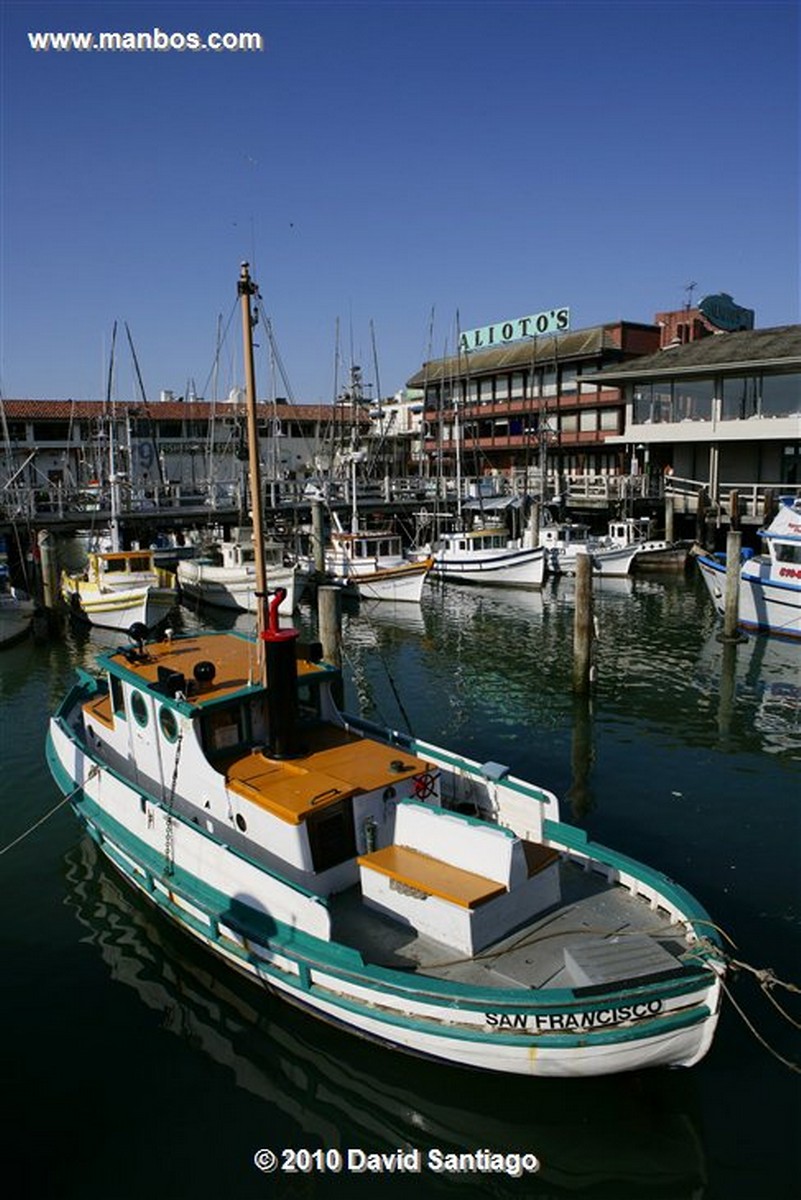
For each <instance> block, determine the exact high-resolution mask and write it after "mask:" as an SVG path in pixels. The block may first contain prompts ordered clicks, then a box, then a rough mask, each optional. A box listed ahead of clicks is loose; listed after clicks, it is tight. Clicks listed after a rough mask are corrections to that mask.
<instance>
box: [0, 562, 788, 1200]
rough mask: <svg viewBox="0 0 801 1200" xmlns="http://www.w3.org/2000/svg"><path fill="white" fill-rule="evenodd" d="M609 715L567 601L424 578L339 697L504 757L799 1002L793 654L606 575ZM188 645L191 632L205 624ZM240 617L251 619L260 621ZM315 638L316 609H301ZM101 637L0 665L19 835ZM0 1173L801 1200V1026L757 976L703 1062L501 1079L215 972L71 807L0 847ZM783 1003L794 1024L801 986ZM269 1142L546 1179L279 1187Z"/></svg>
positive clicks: (154, 1183) (111, 1197)
mask: <svg viewBox="0 0 801 1200" xmlns="http://www.w3.org/2000/svg"><path fill="white" fill-rule="evenodd" d="M596 605H597V616H598V625H599V632H600V641H599V643H598V646H597V679H596V683H595V687H594V690H593V694H592V699H591V702H590V704H589V705H586V706H585V705H578V704H576V703H574V701H573V699H572V697H571V689H570V674H571V639H572V620H573V610H572V593H571V586H570V584H569V583H567V584H565V583H560V584H559V585H558V586H556V587H554V588H549V589H546V590H545V591H544V592H543V593H542V595H539V594H530V593H519V594H504V593H501V592H497V593H495V592H492V591H489V590H478V589H476V590H459V589H455V588H447V587H446V588H438V589H433V588H432V589H431V590H430V591H429V592H428V593H427V595H426V596H425V599H424V602H423V604H422V606H421V608H420V609H419V610H417V609H415V610H412V611H409V610H408V608H407V607H406V606H403V607H399V608H398V609H386V608H384V606H382V605H376V606H373V609H372V610H371V611H369V612H367V611H364V610H363V611H362V612H361V613H360V614H358V615H353V616H349V617H347V618H346V622H345V636H346V654H347V662H346V672H347V696H346V699H347V705H348V707H349V708H351V709H354V708H358V709H359V710H360V711H361V712H362V713H363V714H364V715H368V716H372V717H374V718H376V719H380V720H382V721H385V722H387V723H388V724H390V725H392V726H393V727H395V728H398V729H402V730H406V729H408V728H411V729H412V731H413V732H414V733H415V734H416V735H418V736H420V737H423V738H428V739H430V740H432V741H435V742H439V743H442V744H445V745H448V746H451V747H452V748H454V749H459V750H462V751H463V752H465V753H467V754H470V755H471V756H473V757H475V758H477V759H479V760H481V761H484V760H487V759H493V760H495V761H501V762H505V763H507V764H509V765H510V767H511V768H512V770H513V772H514V773H515V774H517V775H520V776H523V777H526V778H529V779H531V780H533V781H535V782H537V783H540V784H542V785H544V786H546V787H548V788H550V789H552V790H553V791H555V792H557V793H558V794H559V795H560V796H561V797H562V798H563V804H564V813H565V815H566V817H567V818H568V819H570V820H572V821H574V822H576V823H578V824H581V825H583V826H585V827H586V828H587V830H588V832H589V833H590V835H591V836H592V837H593V838H594V839H595V840H597V841H600V842H603V843H607V844H610V845H612V846H614V847H616V848H617V849H619V850H621V851H623V852H625V853H627V854H631V855H633V856H634V857H636V858H639V859H642V860H643V861H645V862H647V863H649V864H650V865H652V866H654V867H656V868H658V869H660V870H662V871H664V872H665V873H667V874H668V875H671V876H672V877H673V878H675V879H676V880H678V881H679V882H681V883H682V884H684V885H685V886H686V887H687V888H688V889H689V890H690V891H691V892H692V893H693V894H694V895H696V896H697V897H698V899H699V900H700V901H701V902H702V903H703V904H704V905H705V907H706V908H707V909H708V910H709V912H710V913H711V914H712V916H713V917H714V919H715V921H716V922H718V923H719V924H720V925H721V927H722V928H724V929H725V930H726V932H727V933H728V934H729V935H730V936H731V937H732V938H733V939H734V941H735V942H736V946H737V948H736V951H733V953H735V955H736V957H737V958H738V959H740V960H741V961H743V962H747V963H750V964H753V965H755V966H764V967H770V968H772V969H773V970H774V971H775V972H776V974H777V976H778V977H779V978H781V979H783V980H788V981H790V982H792V983H795V984H801V882H800V881H801V871H800V870H799V867H800V865H801V863H800V861H799V860H800V858H801V853H800V852H799V847H800V846H801V829H799V806H800V805H801V786H799V785H800V784H801V673H799V669H798V668H799V664H801V647H788V646H785V645H783V644H781V643H777V642H770V641H767V640H765V639H752V640H751V641H749V642H748V643H746V644H745V645H740V646H738V647H737V648H736V650H735V651H733V652H732V651H730V650H724V648H723V647H722V646H721V645H720V643H719V642H718V641H717V640H716V637H715V632H716V625H715V621H714V618H713V615H712V613H711V612H710V611H709V605H708V600H707V598H706V596H705V595H704V593H703V591H702V589H701V587H700V586H699V581H697V580H696V579H695V577H694V576H692V575H691V576H690V577H689V578H688V579H687V580H684V579H678V580H677V579H670V580H660V579H658V578H656V579H642V580H640V579H638V580H635V581H633V582H630V581H624V582H622V583H614V582H613V581H609V582H608V583H606V584H604V585H603V587H602V590H597V591H596ZM181 620H182V623H183V625H184V626H185V627H188V628H191V627H193V626H194V625H195V624H196V622H197V618H196V617H195V616H194V615H193V614H191V613H187V612H184V613H183V614H182V618H181ZM246 620H247V618H239V619H238V621H239V623H240V624H241V623H242V622H243V621H246ZM301 621H302V623H303V624H305V625H308V621H309V618H308V615H305V616H304V617H302V618H301ZM101 639H102V635H98V634H94V635H92V636H91V637H90V636H87V635H86V634H85V633H83V634H81V633H74V632H71V631H68V632H67V633H65V635H64V636H63V637H62V638H60V639H56V640H53V641H52V642H50V643H49V644H47V645H44V646H37V645H34V644H33V643H32V642H29V643H27V644H24V645H21V646H19V647H16V648H14V649H12V650H10V651H6V652H5V653H4V654H3V655H2V657H0V737H2V746H1V748H2V760H0V761H2V766H3V774H4V780H3V789H2V797H3V801H2V805H1V806H0V846H3V847H4V846H7V845H8V844H9V843H10V842H12V841H13V839H14V838H16V837H17V836H18V835H19V834H20V833H22V832H23V831H24V830H26V829H28V828H29V827H30V826H32V825H33V824H34V822H36V821H37V820H39V819H40V818H41V817H42V816H43V815H44V814H45V813H47V812H48V810H49V809H51V808H52V807H53V805H55V804H57V802H58V799H59V794H58V792H57V790H56V788H55V786H54V784H53V783H52V781H51V779H50V776H49V773H48V771H47V768H46V765H45V762H44V753H43V750H44V736H45V730H46V723H47V719H48V715H49V714H50V712H51V711H52V710H53V709H54V708H55V706H56V705H57V703H58V702H59V700H60V699H61V697H62V695H63V693H64V691H65V689H66V687H67V686H68V685H69V681H70V679H71V676H72V672H73V669H74V667H75V666H76V665H77V664H82V665H90V664H91V663H92V661H93V659H94V656H95V654H96V653H97V651H98V650H99V649H103V648H104V646H103V644H102V640H101ZM0 879H2V884H3V895H4V898H5V903H4V904H3V906H2V940H3V966H4V981H3V989H2V1006H3V1012H2V1016H3V1032H4V1038H3V1043H4V1049H3V1057H4V1060H5V1061H4V1071H3V1079H4V1081H5V1083H6V1094H7V1099H8V1104H7V1106H6V1107H7V1110H8V1115H7V1116H6V1119H5V1121H4V1123H3V1133H4V1139H5V1140H6V1141H7V1143H8V1145H7V1152H6V1164H7V1178H8V1179H9V1180H12V1179H14V1178H15V1177H18V1178H20V1179H22V1180H24V1181H25V1182H24V1183H23V1184H22V1185H18V1190H17V1191H16V1192H15V1193H14V1194H15V1195H28V1194H29V1195H31V1196H36V1197H45V1196H46V1197H54V1198H55V1197H59V1198H60V1197H63V1198H68V1197H69V1198H72V1197H75V1198H78V1197H81V1198H82V1200H100V1198H101V1197H102V1198H103V1200H128V1198H133V1197H141V1195H142V1194H143V1193H145V1192H153V1191H155V1192H157V1193H158V1194H159V1195H161V1196H170V1197H175V1198H178V1200H182V1198H183V1197H187V1198H189V1197H192V1198H193V1200H195V1198H198V1200H205V1198H206V1197H208V1198H209V1200H211V1198H212V1197H215V1198H216V1197H218V1196H220V1195H222V1196H224V1197H226V1200H239V1198H240V1197H241V1198H242V1200H250V1197H282V1198H284V1197H286V1198H289V1197H333V1196H335V1195H340V1194H342V1193H343V1192H344V1193H345V1194H348V1195H351V1194H356V1195H362V1194H363V1195H367V1194H368V1192H369V1193H370V1194H375V1191H376V1187H377V1186H380V1187H381V1189H382V1191H386V1192H387V1193H390V1194H392V1195H393V1196H398V1197H401V1196H402V1197H411V1196H413V1195H415V1194H416V1193H417V1194H419V1193H421V1192H422V1194H424V1195H426V1196H439V1195H443V1196H445V1195H456V1194H457V1193H458V1194H459V1195H460V1196H467V1197H507V1196H508V1197H523V1196H525V1197H540V1198H543V1200H544V1198H545V1197H551V1196H553V1197H561V1196H573V1195H578V1196H582V1197H588V1198H592V1200H594V1198H601V1197H603V1198H604V1200H606V1198H608V1200H649V1198H651V1197H654V1198H657V1197H658V1198H670V1200H673V1198H675V1200H691V1198H692V1200H700V1198H702V1197H703V1198H704V1200H711V1198H715V1200H717V1198H720V1200H724V1198H725V1200H732V1198H735V1200H739V1198H741V1197H742V1198H746V1197H748V1198H749V1200H750V1198H752V1197H757V1196H758V1197H775V1198H777V1200H784V1198H785V1197H786V1198H787V1200H790V1197H796V1196H797V1195H798V1194H799V1179H801V1156H800V1155H799V1141H801V1138H799V1134H800V1133H801V1079H800V1078H799V1075H798V1074H797V1073H793V1072H792V1071H791V1070H789V1069H788V1068H787V1067H786V1066H783V1065H782V1064H781V1063H779V1062H778V1061H777V1059H776V1058H775V1057H773V1056H772V1055H771V1054H770V1053H769V1051H768V1050H767V1049H766V1048H765V1047H764V1046H763V1045H761V1044H760V1042H759V1041H758V1040H757V1034H758V1035H759V1037H761V1038H763V1039H765V1040H766V1041H767V1042H768V1043H769V1045H770V1046H771V1047H772V1048H773V1049H774V1050H775V1051H776V1052H777V1053H779V1054H781V1055H783V1056H784V1057H785V1058H787V1059H791V1060H794V1061H796V1062H801V1035H800V1034H799V1031H798V1029H796V1028H794V1027H793V1026H792V1025H791V1024H790V1023H789V1022H788V1021H786V1020H784V1019H782V1017H781V1016H780V1015H779V1013H778V1012H777V1010H776V1009H775V1007H774V1006H772V1005H771V1004H770V1003H769V1002H768V1001H767V1000H766V999H765V998H764V997H763V996H762V994H761V993H760V991H759V989H758V987H757V986H756V985H755V984H754V983H753V982H752V981H751V980H750V978H749V977H748V976H747V975H742V974H741V975H739V976H738V977H736V978H735V979H733V981H732V991H733V995H734V998H735V1000H736V1001H737V1003H738V1005H739V1006H740V1008H741V1009H742V1011H743V1014H744V1016H745V1018H747V1020H748V1021H749V1022H750V1023H751V1024H752V1025H753V1026H754V1028H755V1032H752V1031H751V1030H750V1029H749V1028H748V1027H747V1025H746V1024H745V1021H744V1019H743V1017H741V1016H740V1015H739V1014H738V1012H737V1011H736V1009H735V1007H734V1005H733V1004H731V1003H728V1004H727V1005H726V1007H725V1009H724V1013H723V1016H722V1019H721V1023H720V1026H719V1031H718V1036H717V1039H716V1042H715V1044H714V1046H713V1049H712V1051H711V1053H710V1054H709V1056H708V1057H707V1058H706V1059H705V1060H704V1062H703V1063H701V1064H700V1065H699V1066H698V1067H696V1068H694V1069H693V1070H691V1071H679V1072H664V1071H657V1072H653V1071H652V1072H642V1073H638V1074H633V1075H630V1076H622V1077H618V1078H612V1079H601V1080H576V1081H569V1082H568V1081H565V1082H562V1081H537V1080H517V1079H511V1080H510V1079H495V1078H487V1077H484V1076H478V1075H475V1074H472V1073H469V1072H465V1071H462V1070H453V1069H448V1068H445V1067H441V1066H435V1065H431V1064H427V1063H418V1062H416V1061H413V1060H410V1059H407V1058H402V1057H399V1056H396V1055H391V1054H389V1053H387V1052H386V1051H383V1050H380V1049H376V1048H373V1047H370V1046H369V1045H366V1044H363V1043H361V1042H358V1041H356V1040H355V1039H352V1038H350V1037H348V1036H346V1035H343V1034H340V1033H336V1032H334V1031H331V1030H328V1029H326V1028H325V1027H323V1026H322V1025H320V1024H319V1023H317V1022H314V1021H312V1020H311V1019H310V1018H306V1017H305V1016H303V1015H302V1014H298V1013H295V1012H293V1011H292V1010H291V1009H290V1008H289V1007H288V1006H286V1005H285V1004H283V1003H281V1002H278V1001H276V1000H274V999H273V998H272V997H270V996H269V995H267V994H266V993H264V992H262V991H260V990H259V988H258V987H257V986H256V985H255V984H251V983H250V982H248V981H241V980H239V978H238V977H236V976H235V975H233V974H232V973H230V972H228V971H226V970H225V968H224V967H223V966H221V965H219V964H217V963H216V962H215V961H213V960H211V959H210V958H209V957H208V956H207V955H206V954H205V953H204V952H203V951H201V950H200V949H199V948H196V947H195V946H194V945H192V944H191V943H189V942H188V941H186V940H185V939H184V938H183V937H182V936H181V935H180V934H179V933H177V932H176V931H174V930H173V929H172V928H171V927H169V926H167V925H166V924H165V923H164V922H163V921H162V920H161V919H160V917H158V916H157V915H155V914H153V913H152V912H151V911H150V910H149V908H148V907H147V906H146V905H145V904H144V902H143V901H140V900H139V899H138V898H137V897H135V896H132V895H131V893H130V892H129V891H128V889H127V887H126V886H125V885H124V883H122V881H121V880H119V879H118V877H117V876H116V874H115V873H114V871H113V870H112V869H111V868H110V867H109V866H108V865H106V864H105V862H103V861H102V860H100V859H99V858H98V857H97V854H96V851H95V849H94V846H93V844H92V843H91V842H90V841H89V840H88V839H87V838H86V837H84V836H83V835H82V833H81V831H80V828H79V826H78V824H77V822H76V820H75V818H74V817H73V816H72V814H71V813H70V811H69V810H68V809H67V808H66V807H64V808H61V809H59V810H58V811H57V812H56V813H55V814H54V815H53V816H52V817H50V819H49V820H48V821H47V822H46V823H44V824H43V825H42V826H41V827H40V828H39V829H38V830H36V831H35V832H33V833H32V834H31V835H30V836H29V837H27V838H26V839H25V840H24V841H22V842H20V843H19V844H18V845H16V846H15V847H14V848H13V849H11V850H9V851H8V852H7V853H5V854H4V855H3V856H2V859H0ZM774 995H775V997H776V999H777V1000H778V1001H779V1002H780V1003H781V1004H782V1005H783V1006H784V1007H785V1008H786V1009H787V1010H788V1012H789V1013H790V1014H791V1015H792V1016H793V1018H794V1019H795V1020H796V1021H801V996H799V995H794V994H792V993H787V992H785V991H783V990H779V989H777V990H776V991H775V992H774ZM262 1147H266V1148H271V1149H273V1150H275V1151H276V1152H278V1151H280V1150H281V1149H282V1148H283V1147H296V1148H297V1147H306V1148H308V1149H310V1150H314V1149H322V1150H327V1149H339V1150H340V1151H342V1152H343V1153H344V1152H345V1151H346V1150H347V1149H348V1148H349V1147H355V1148H357V1149H361V1150H364V1151H366V1152H368V1153H377V1152H380V1151H385V1152H386V1151H392V1150H398V1149H408V1148H412V1149H418V1150H420V1151H421V1153H422V1155H423V1156H424V1157H425V1155H426V1152H427V1151H428V1149H429V1148H432V1147H434V1148H439V1149H441V1150H443V1151H445V1152H454V1151H461V1150H475V1149H478V1148H489V1149H492V1150H498V1151H506V1152H519V1153H534V1154H536V1155H537V1156H538V1157H539V1159H540V1160H541V1163H542V1169H541V1171H540V1173H539V1174H538V1175H535V1176H531V1175H529V1176H524V1177H522V1178H515V1177H513V1176H509V1175H499V1174H493V1175H469V1174H461V1175H459V1176H447V1175H443V1174H438V1173H434V1172H431V1171H429V1170H424V1171H423V1173H422V1174H420V1175H415V1174H401V1173H394V1174H385V1175H383V1176H381V1177H380V1178H379V1177H377V1176H367V1175H357V1174H353V1173H351V1174H336V1173H331V1172H323V1171H317V1172H315V1173H312V1174H295V1175H289V1174H285V1173H281V1172H276V1173H268V1174H263V1173H260V1172H259V1171H257V1170H256V1168H255V1167H254V1165H253V1155H254V1153H255V1152H256V1151H257V1150H259V1149H260V1148H262Z"/></svg>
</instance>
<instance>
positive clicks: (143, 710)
mask: <svg viewBox="0 0 801 1200" xmlns="http://www.w3.org/2000/svg"><path fill="white" fill-rule="evenodd" d="M131 712H132V713H133V715H134V720H135V721H136V723H137V725H139V726H141V728H142V729H145V728H146V726H147V704H146V703H145V698H144V696H143V695H142V693H141V692H131Z"/></svg>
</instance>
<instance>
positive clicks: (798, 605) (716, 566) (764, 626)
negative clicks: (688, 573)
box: [696, 555, 801, 639]
mask: <svg viewBox="0 0 801 1200" xmlns="http://www.w3.org/2000/svg"><path fill="white" fill-rule="evenodd" d="M696 562H697V563H698V569H699V571H700V572H701V577H702V579H703V581H704V583H705V584H706V588H707V591H708V592H709V595H710V597H711V599H712V603H713V604H714V606H715V611H716V612H717V613H718V616H723V615H724V612H725V609H726V564H725V561H722V560H721V559H717V558H711V557H709V556H708V555H699V556H698V557H697V558H696ZM738 606H739V612H738V623H739V624H740V625H741V626H742V628H743V629H747V630H751V631H753V632H755V633H767V634H770V635H772V636H775V637H785V638H793V639H801V582H799V581H797V580H793V579H784V580H782V579H773V578H771V577H770V562H769V561H768V560H765V559H760V558H751V559H748V560H747V561H746V562H744V563H743V564H742V565H741V568H740V576H739V596H738Z"/></svg>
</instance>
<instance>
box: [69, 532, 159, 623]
mask: <svg viewBox="0 0 801 1200" xmlns="http://www.w3.org/2000/svg"><path fill="white" fill-rule="evenodd" d="M61 596H62V599H63V600H64V602H65V604H66V605H67V606H68V608H69V610H70V612H71V613H72V614H73V615H74V616H76V617H77V618H79V619H80V620H83V621H87V622H88V623H89V624H90V625H99V626H101V627H103V628H105V629H118V630H123V631H124V630H127V629H130V627H131V625H144V626H145V627H146V628H147V629H155V628H156V627H157V626H158V625H160V624H161V623H162V622H163V621H166V620H167V618H168V617H169V615H170V612H171V610H172V609H173V608H174V607H175V605H176V604H177V602H178V591H177V588H176V584H175V576H174V575H173V574H172V573H171V572H169V571H165V570H164V569H163V568H161V567H156V566H155V565H154V563H153V554H152V551H150V550H110V551H90V552H89V554H88V558H87V563H86V566H85V568H84V569H83V571H80V572H77V573H73V572H70V571H62V573H61Z"/></svg>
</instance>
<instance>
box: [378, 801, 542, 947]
mask: <svg viewBox="0 0 801 1200" xmlns="http://www.w3.org/2000/svg"><path fill="white" fill-rule="evenodd" d="M358 862H359V873H360V880H361V887H362V894H363V896H364V898H365V900H366V902H367V903H368V904H370V905H372V906H373V907H375V908H377V909H379V910H380V911H381V912H384V913H387V914H389V915H391V916H392V917H394V918H395V919H396V920H398V921H400V922H402V923H403V924H406V925H410V926H412V927H413V928H414V929H416V930H417V931H418V932H419V933H424V934H427V935H428V936H429V937H432V938H435V939H436V940H437V941H440V942H444V943H445V944H446V945H448V946H451V947H453V948H454V949H457V950H460V951H461V952H463V953H464V954H466V955H472V954H474V953H475V952H476V951H477V950H480V949H482V948H484V947H485V946H488V945H490V944H492V943H493V942H496V941H498V940H500V938H502V937H504V936H505V934H506V933H508V932H510V931H511V930H512V929H515V928H517V927H518V926H519V925H521V924H523V923H524V922H525V921H526V920H527V919H529V918H530V917H532V916H533V915H535V914H536V913H538V912H541V911H542V910H544V909H546V908H549V907H550V906H551V905H552V904H555V903H556V902H557V901H558V900H559V895H560V890H559V866H558V862H559V855H558V853H557V851H555V850H552V849H550V848H549V847H547V846H538V845H534V844H533V843H528V842H524V841H522V840H521V839H520V838H518V837H516V836H515V835H514V834H513V833H512V832H511V831H510V830H508V829H502V828H501V827H499V826H497V825H490V824H488V823H487V822H485V821H479V820H476V819H475V818H473V817H467V816H463V815H462V814H460V813H455V812H449V811H446V810H444V809H442V808H438V807H436V806H434V805H426V804H420V803H419V802H417V801H414V800H404V801H401V802H400V803H399V804H398V806H397V809H396V816H395V837H394V841H393V843H392V845H390V846H385V847H384V848H383V849H380V850H375V851H373V852H372V853H371V854H365V855H362V856H361V857H360V858H359V860H358Z"/></svg>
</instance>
